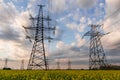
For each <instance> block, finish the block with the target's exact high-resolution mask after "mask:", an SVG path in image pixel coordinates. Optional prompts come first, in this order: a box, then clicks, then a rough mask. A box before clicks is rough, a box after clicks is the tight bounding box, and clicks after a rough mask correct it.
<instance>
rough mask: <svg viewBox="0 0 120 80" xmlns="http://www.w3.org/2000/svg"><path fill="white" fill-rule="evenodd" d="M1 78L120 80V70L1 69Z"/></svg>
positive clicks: (27, 79)
mask: <svg viewBox="0 0 120 80" xmlns="http://www.w3.org/2000/svg"><path fill="white" fill-rule="evenodd" d="M0 80H120V70H103V71H102V70H96V71H93V70H91V71H90V70H49V71H39V70H36V71H35V70H34V71H30V70H23V71H20V70H0Z"/></svg>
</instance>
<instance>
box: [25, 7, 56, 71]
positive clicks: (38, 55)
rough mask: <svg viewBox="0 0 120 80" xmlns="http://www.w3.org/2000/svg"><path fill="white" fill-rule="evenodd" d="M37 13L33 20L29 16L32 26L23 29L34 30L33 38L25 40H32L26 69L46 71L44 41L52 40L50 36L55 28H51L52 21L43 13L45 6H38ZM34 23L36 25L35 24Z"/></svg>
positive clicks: (29, 37)
mask: <svg viewBox="0 0 120 80" xmlns="http://www.w3.org/2000/svg"><path fill="white" fill-rule="evenodd" d="M38 6H39V12H38V15H37V17H36V18H33V17H32V16H31V15H30V16H31V18H30V19H31V20H32V21H33V23H34V24H36V25H34V26H31V27H24V26H23V27H24V28H25V30H34V31H35V35H34V36H28V35H27V38H28V39H30V41H31V39H33V40H34V43H33V48H32V52H31V55H30V59H29V63H28V67H27V69H42V70H47V69H48V62H47V57H46V52H45V40H46V39H47V40H48V41H49V42H50V41H51V40H52V39H53V38H52V37H51V36H50V34H51V32H53V33H54V32H55V27H53V26H52V25H51V24H50V22H51V21H52V19H51V18H50V17H49V14H48V15H47V16H46V15H45V14H44V11H43V7H44V6H45V5H38ZM35 22H36V23H35Z"/></svg>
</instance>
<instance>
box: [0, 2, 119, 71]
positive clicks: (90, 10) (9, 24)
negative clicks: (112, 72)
mask: <svg viewBox="0 0 120 80" xmlns="http://www.w3.org/2000/svg"><path fill="white" fill-rule="evenodd" d="M49 1H50V5H48V0H0V25H1V26H0V68H2V67H3V66H4V60H5V58H8V60H9V62H8V66H9V67H11V68H14V69H19V68H20V64H21V60H22V59H24V60H26V61H25V68H26V66H27V64H28V60H29V57H30V52H31V50H32V43H30V42H29V40H27V39H26V38H25V37H26V32H25V30H24V29H23V27H22V26H23V25H24V26H30V20H29V14H31V15H32V16H33V17H36V15H37V13H38V6H37V5H38V4H44V5H46V7H45V8H44V11H45V12H47V10H49V12H50V16H51V18H52V20H53V22H52V23H53V24H54V25H55V26H56V31H55V35H54V37H55V39H56V40H54V41H52V42H51V43H50V44H49V43H46V44H45V46H46V55H47V57H48V59H49V65H50V68H52V69H55V68H56V62H57V61H59V62H60V67H61V68H64V69H66V68H67V62H68V60H70V61H71V66H72V68H74V69H77V68H78V69H81V68H88V63H89V61H88V60H89V37H85V38H83V39H81V38H82V36H83V35H84V34H85V33H86V32H87V31H89V30H90V27H89V24H100V23H102V24H103V26H102V27H101V30H102V32H104V33H107V32H110V34H108V35H105V36H103V37H102V38H101V42H102V45H103V47H104V51H105V54H106V58H107V61H108V63H110V64H115V65H119V64H120V59H119V58H120V53H119V52H120V27H119V25H120V0H49ZM16 65H17V66H16Z"/></svg>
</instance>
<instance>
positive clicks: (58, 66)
mask: <svg viewBox="0 0 120 80" xmlns="http://www.w3.org/2000/svg"><path fill="white" fill-rule="evenodd" d="M57 69H60V61H59V60H58V61H57Z"/></svg>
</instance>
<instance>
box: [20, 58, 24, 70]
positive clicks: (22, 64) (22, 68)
mask: <svg viewBox="0 0 120 80" xmlns="http://www.w3.org/2000/svg"><path fill="white" fill-rule="evenodd" d="M20 69H21V70H24V60H23V59H22V60H21V67H20Z"/></svg>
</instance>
